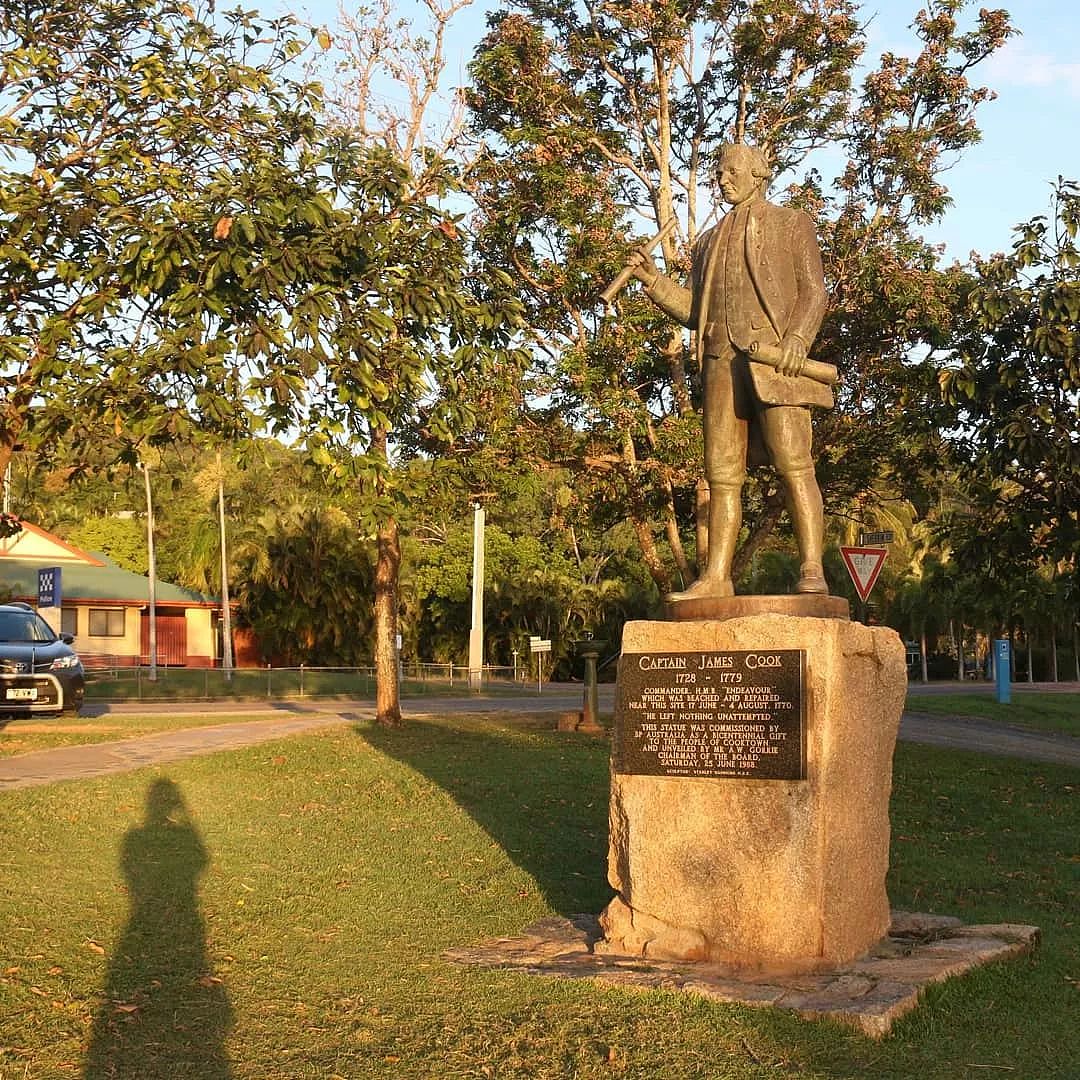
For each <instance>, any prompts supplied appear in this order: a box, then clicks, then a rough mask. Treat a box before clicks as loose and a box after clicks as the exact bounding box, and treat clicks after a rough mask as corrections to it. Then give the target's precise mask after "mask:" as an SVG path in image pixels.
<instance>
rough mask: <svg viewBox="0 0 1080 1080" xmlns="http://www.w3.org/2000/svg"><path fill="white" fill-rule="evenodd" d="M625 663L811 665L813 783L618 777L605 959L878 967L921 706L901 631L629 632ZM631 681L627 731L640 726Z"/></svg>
mask: <svg viewBox="0 0 1080 1080" xmlns="http://www.w3.org/2000/svg"><path fill="white" fill-rule="evenodd" d="M622 649H623V656H624V657H626V656H627V655H628V654H631V655H634V656H637V657H639V658H640V657H641V656H643V655H644V656H651V655H652V654H664V653H684V654H687V656H688V657H694V656H695V654H699V653H709V652H723V653H726V652H737V653H747V652H750V653H758V654H759V653H764V652H768V651H772V650H803V651H804V652H805V657H806V660H805V682H804V685H803V694H804V695H805V703H806V710H805V742H806V779H804V780H766V779H756V778H747V777H734V778H732V777H715V776H705V777H700V776H670V775H669V776H663V775H639V774H625V773H618V772H614V771H613V772H612V778H611V799H610V810H609V825H610V842H609V852H608V880H609V881H610V882H611V885H612V887H613V888H614V889H615V890H616V892H617V893H618V896H617V897H616V899H615V900H614V901H612V903H611V905H610V906H609V907H608V908H607V910H606V911H605V912H604V913H603V915H602V916H601V927H602V929H603V932H604V940H603V941H602V942H600V943H598V945H597V952H607V953H610V954H612V955H634V956H639V957H644V958H646V959H648V960H653V959H657V960H675V961H706V962H711V963H719V964H724V965H727V966H729V967H731V968H734V969H740V970H744V971H747V972H757V973H796V972H819V971H828V970H830V969H833V968H836V967H839V966H841V965H844V964H846V963H848V962H849V961H851V960H853V959H854V958H855V957H857V956H860V955H862V954H863V953H865V952H866V950H867V949H869V948H870V947H871V946H872V945H873V944H874V943H875V942H876V941H878V940H879V939H880V938H881V937H882V936H883V935H884V934H885V932H886V930H887V928H888V926H889V904H888V897H887V895H886V892H885V873H886V870H887V869H888V856H889V816H888V803H889V794H890V791H891V787H892V755H893V747H894V745H895V741H896V733H897V729H898V727H899V723H900V714H901V711H902V709H903V704H904V697H905V694H906V691H907V671H906V663H905V653H904V646H903V643H902V642H901V640H900V638H899V637H898V636H897V634H896V633H895V631H893V630H889V629H886V628H882V627H867V626H863V625H861V624H859V623H851V622H846V621H844V620H841V619H837V618H816V619H815V618H795V617H792V616H789V615H781V614H769V615H756V616H752V617H746V618H730V619H725V620H723V621H715V620H703V621H698V622H681V623H671V622H631V623H628V624H627V625H626V627H625V629H624V632H623V644H622ZM745 659H746V658H745V656H744V657H743V660H744V661H745ZM633 662H634V663H636V664H638V666H639V667H640V665H641V663H642V661H641V660H640V659H638V660H635V661H633ZM740 662H742V661H740ZM689 663H690V661H689V660H688V664H689ZM699 680H700V681H704V677H703V676H699ZM626 681H628V680H624V681H621V682H620V696H619V697H618V698H617V705H616V716H615V723H616V728H618V725H619V724H620V723H627V724H629V723H630V719H629V718H630V712H629V703H628V702H625V701H624V700H623V698H622V696H621V694H622V688H623V686H624V685H625V682H626ZM725 692H726V691H723V690H718V691H716V693H725ZM747 700H748V701H750V702H752V701H753V700H754V699H747ZM757 700H762V699H757ZM747 707H749V708H762V709H764V708H767V706H765V705H762V706H756V705H753V704H752V703H751V704H749V705H748V706H747ZM669 708H670V706H669ZM638 715H639V716H640V713H639V714H638ZM663 715H664V716H666V717H670V716H672V715H673V714H672V713H671V712H667V713H664V714H663ZM674 715H675V719H676V720H677V719H678V715H677V713H676V714H674ZM688 715H699V716H700V713H688ZM758 715H760V714H758ZM739 718H740V716H739V714H729V715H727V716H725V717H723V719H724V720H727V721H737V720H739ZM617 737H618V732H617ZM613 768H614V767H613Z"/></svg>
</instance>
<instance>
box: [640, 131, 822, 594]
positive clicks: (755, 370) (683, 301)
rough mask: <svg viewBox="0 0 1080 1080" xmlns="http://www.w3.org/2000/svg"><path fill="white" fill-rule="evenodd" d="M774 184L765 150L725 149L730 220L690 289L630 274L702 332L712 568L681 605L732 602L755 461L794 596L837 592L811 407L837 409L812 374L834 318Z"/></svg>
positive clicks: (814, 252) (707, 238) (650, 271)
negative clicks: (783, 507) (784, 528)
mask: <svg viewBox="0 0 1080 1080" xmlns="http://www.w3.org/2000/svg"><path fill="white" fill-rule="evenodd" d="M770 176H771V169H770V168H769V163H768V161H767V159H766V157H765V155H764V154H763V153H762V152H761V151H760V150H759V149H757V148H756V147H751V146H744V145H741V144H733V145H727V146H725V147H723V148H722V150H721V151H720V155H719V159H718V179H719V184H720V190H721V192H722V194H723V197H724V201H725V202H727V203H730V204H731V207H732V209H731V210H730V211H728V213H727V214H725V215H724V217H723V219H722V220H721V221H720V222H719V224H717V225H716V226H714V227H713V228H711V229H709V230H708V231H707V232H705V233H703V234H702V235H701V236H700V237H699V238H698V240H697V242H696V244H695V245H694V253H693V266H692V270H691V277H690V287H689V288H685V287H683V286H681V285H677V284H676V283H675V282H673V281H672V280H671V279H670V278H668V277H666V276H665V275H663V274H661V273H659V272H658V271H657V269H656V266H655V265H654V264H653V262H652V260H651V259H650V258H649V257H648V256H647V255H645V254H644V253H643V252H640V251H639V252H637V253H635V255H634V256H633V259H632V263H631V265H632V267H633V273H634V275H635V276H636V277H637V278H639V279H640V280H641V281H642V282H643V283H644V284H645V286H646V294H647V295H648V296H649V298H650V299H651V300H652V301H653V303H655V304H656V305H657V306H658V307H660V308H661V309H662V310H663V311H665V312H667V314H669V315H670V316H671V317H672V318H674V319H677V320H678V321H679V322H681V323H683V325H685V326H687V327H689V328H690V329H691V330H694V331H696V340H697V350H698V359H699V361H700V364H701V371H702V380H703V429H704V440H705V479H706V480H707V481H708V484H709V549H708V559H707V564H706V567H705V569H704V572H703V573H702V574H701V576H700V577H699V579H698V580H697V581H696V582H694V584H693V585H691V586H690V588H689V589H687V590H686V591H685V592H682V593H674V594H672V596H671V597H670V598H669V599H673V600H680V599H684V598H687V597H712V596H731V595H732V593H733V592H734V588H733V586H732V581H731V563H732V558H733V557H734V554H735V546H736V543H737V541H738V538H739V529H740V527H741V525H742V486H743V481H744V480H745V478H746V464H747V452H748V450H749V451H750V460H751V461H752V462H753V463H754V464H757V463H759V461H762V460H769V461H771V462H772V464H773V466H774V468H775V469H776V471H777V472H778V473H779V475H780V477H781V479H782V481H783V484H784V488H785V491H786V495H787V506H788V512H789V513H790V515H791V520H792V524H793V526H794V529H795V537H796V539H797V541H798V545H799V555H800V561H801V568H800V575H799V582H798V584H797V585H796V587H795V588H796V591H797V592H800V593H819V594H827V593H828V591H829V590H828V586H827V585H826V583H825V576H824V573H823V572H822V565H821V556H822V544H823V534H824V522H823V518H824V515H823V509H822V502H821V491H820V489H819V488H818V483H817V477H816V476H815V475H814V462H813V460H812V458H811V455H810V446H811V428H810V410H809V408H808V406H811V405H818V406H822V407H825V408H828V407H830V406H831V405H832V403H833V398H832V390H831V389H830V388H829V387H828V386H827V385H825V384H824V383H822V382H818V381H815V380H813V379H810V378H808V377H807V376H806V375H805V374H802V372H803V370H804V366H805V365H806V354H807V351H808V350H809V348H810V345H811V344H812V343H813V340H814V337H815V335H816V334H817V332H818V328H819V327H820V326H821V320H822V318H823V317H824V314H825V307H826V296H825V281H824V274H823V272H822V267H821V251H820V249H819V248H818V243H817V238H816V237H815V235H814V227H813V223H812V222H811V220H810V218H809V217H808V216H807V215H806V214H804V213H802V212H801V211H799V210H792V209H789V208H787V207H783V206H775V205H774V204H772V203H770V202H766V200H765V190H766V187H767V185H768V182H769V179H770ZM754 353H757V354H758V355H761V354H764V353H768V354H770V356H771V357H772V362H773V364H774V365H775V366H773V367H770V366H766V365H765V364H763V363H759V362H757V361H752V360H751V359H750V357H751V355H752V354H754ZM762 450H764V451H767V458H766V457H764V455H763V454H762V453H761V451H762Z"/></svg>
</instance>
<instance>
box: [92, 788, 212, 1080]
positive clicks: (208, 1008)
mask: <svg viewBox="0 0 1080 1080" xmlns="http://www.w3.org/2000/svg"><path fill="white" fill-rule="evenodd" d="M208 861H209V860H208V857H207V853H206V848H205V847H204V846H203V842H202V839H201V837H200V836H199V831H198V829H197V828H196V827H195V825H194V824H193V822H192V820H191V817H190V815H189V813H188V810H187V807H186V805H185V803H184V799H183V796H182V795H181V793H180V789H179V788H178V787H177V786H176V784H174V783H173V782H172V781H171V780H168V779H159V780H155V781H154V782H153V784H151V785H150V787H149V789H148V790H147V793H146V811H145V816H144V820H143V822H142V824H140V825H138V826H136V827H134V828H132V829H130V830H129V831H128V833H127V835H126V836H125V837H124V843H123V847H122V849H121V856H120V867H121V869H122V871H123V874H124V879H125V881H126V883H127V890H128V899H129V904H130V910H129V915H128V921H127V925H126V926H125V927H124V932H123V935H122V936H121V938H120V942H119V944H118V945H117V947H116V952H115V953H114V955H113V956H112V959H111V960H110V963H109V969H108V974H107V977H106V983H105V991H104V1001H103V1003H102V1005H101V1008H100V1009H99V1011H98V1014H97V1016H96V1017H95V1019H94V1026H93V1030H92V1033H91V1039H90V1047H89V1050H88V1053H87V1058H86V1066H85V1071H84V1073H83V1075H84V1077H85V1078H86V1080H107V1078H108V1080H115V1078H129V1080H135V1078H139V1080H151V1078H162V1080H164V1078H168V1080H179V1078H182V1077H191V1078H198V1080H228V1078H229V1077H231V1075H232V1073H231V1070H230V1068H229V1061H228V1058H227V1056H226V1053H225V1038H226V1035H227V1033H228V1031H229V1029H230V1027H231V1026H232V1009H231V1007H230V1005H229V1000H228V996H227V995H226V993H225V987H224V986H223V985H222V982H221V980H220V979H218V978H216V977H215V976H214V975H213V973H212V971H211V970H210V963H209V960H208V958H207V954H206V934H205V929H204V926H203V920H202V916H201V915H200V914H199V899H198V880H199V877H200V876H201V875H202V873H203V871H204V870H205V869H206V865H207V862H208Z"/></svg>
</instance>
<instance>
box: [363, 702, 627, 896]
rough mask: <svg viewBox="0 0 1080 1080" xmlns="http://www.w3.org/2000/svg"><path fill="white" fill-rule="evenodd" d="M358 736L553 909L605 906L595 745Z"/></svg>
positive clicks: (375, 730)
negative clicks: (423, 780)
mask: <svg viewBox="0 0 1080 1080" xmlns="http://www.w3.org/2000/svg"><path fill="white" fill-rule="evenodd" d="M357 731H358V733H359V734H360V735H361V736H362V737H363V738H364V739H365V740H366V741H367V742H368V743H369V744H370V745H371V746H372V747H374V748H375V749H376V750H378V751H380V752H381V753H383V754H385V755H387V757H390V758H393V759H395V760H397V761H400V762H403V763H404V764H406V765H409V766H410V767H412V768H413V769H415V770H417V772H419V773H422V774H423V775H424V776H426V777H428V779H430V780H432V781H433V782H434V783H436V784H438V785H439V787H441V788H442V789H443V790H444V791H445V792H446V793H447V794H448V795H450V797H451V798H453V800H454V801H455V802H456V803H457V804H458V805H459V806H460V807H461V808H462V809H463V810H464V811H465V812H466V813H467V814H468V815H469V816H470V817H471V818H472V819H473V820H474V821H475V822H476V823H477V824H478V825H479V826H480V827H481V828H482V829H484V831H485V832H486V833H487V834H488V835H489V836H490V837H491V838H492V839H493V840H494V841H495V842H496V843H497V844H498V845H499V846H500V847H501V848H502V849H503V850H504V851H505V852H506V854H507V855H508V856H509V858H510V859H511V860H513V862H514V863H515V864H516V865H517V866H519V867H521V869H523V870H525V871H526V872H527V873H529V874H530V875H531V876H532V877H533V879H534V880H535V881H536V883H537V885H538V886H539V888H540V889H541V891H542V893H543V895H544V898H545V900H546V901H547V902H548V904H549V905H550V906H551V907H552V908H554V909H555V910H556V911H558V912H560V913H561V914H564V915H571V914H576V913H578V912H598V911H600V909H601V908H602V907H603V906H604V905H605V904H606V903H607V902H608V900H610V899H611V895H612V893H611V889H610V888H608V886H607V884H606V881H605V877H606V860H607V795H608V752H607V745H606V743H605V742H603V741H602V740H597V739H592V738H587V737H585V736H582V735H577V734H574V735H564V736H556V735H554V734H553V733H531V732H522V731H519V730H508V729H506V728H500V727H496V726H495V725H494V724H492V726H491V727H490V728H486V729H481V730H470V729H468V728H464V727H447V726H444V725H441V724H435V723H428V722H424V721H419V720H409V721H407V722H406V723H405V725H404V726H403V727H400V728H393V729H387V728H380V727H374V726H373V727H364V728H357Z"/></svg>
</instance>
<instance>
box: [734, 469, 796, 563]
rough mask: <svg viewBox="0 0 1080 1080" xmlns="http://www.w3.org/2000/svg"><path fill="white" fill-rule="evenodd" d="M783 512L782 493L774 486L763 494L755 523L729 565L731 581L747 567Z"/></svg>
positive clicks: (770, 534) (773, 529)
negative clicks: (760, 509) (761, 506)
mask: <svg viewBox="0 0 1080 1080" xmlns="http://www.w3.org/2000/svg"><path fill="white" fill-rule="evenodd" d="M783 513H784V493H783V491H782V490H781V489H780V488H778V487H776V488H773V489H772V490H771V491H770V492H769V493H768V494H767V495H766V496H765V505H764V507H763V509H762V512H761V514H760V516H759V517H758V520H757V524H756V525H755V526H754V528H753V529H752V530H751V532H750V535H749V536H747V538H746V540H745V542H744V543H743V544H742V546H741V547H740V548H739V550H738V551H737V552H736V553H735V559H734V561H733V563H732V566H731V577H732V580H733V581H738V580H739V578H741V577H742V576H743V574H744V573H746V571H747V569H749V567H750V564H751V562H752V561H753V559H754V556H755V555H756V554H757V553H758V551H760V550H761V547H762V545H763V544H764V543H765V541H766V540H768V539H769V537H770V536H772V534H773V533H774V532H775V531H776V525H777V522H779V520H780V517H781V515H782V514H783Z"/></svg>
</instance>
